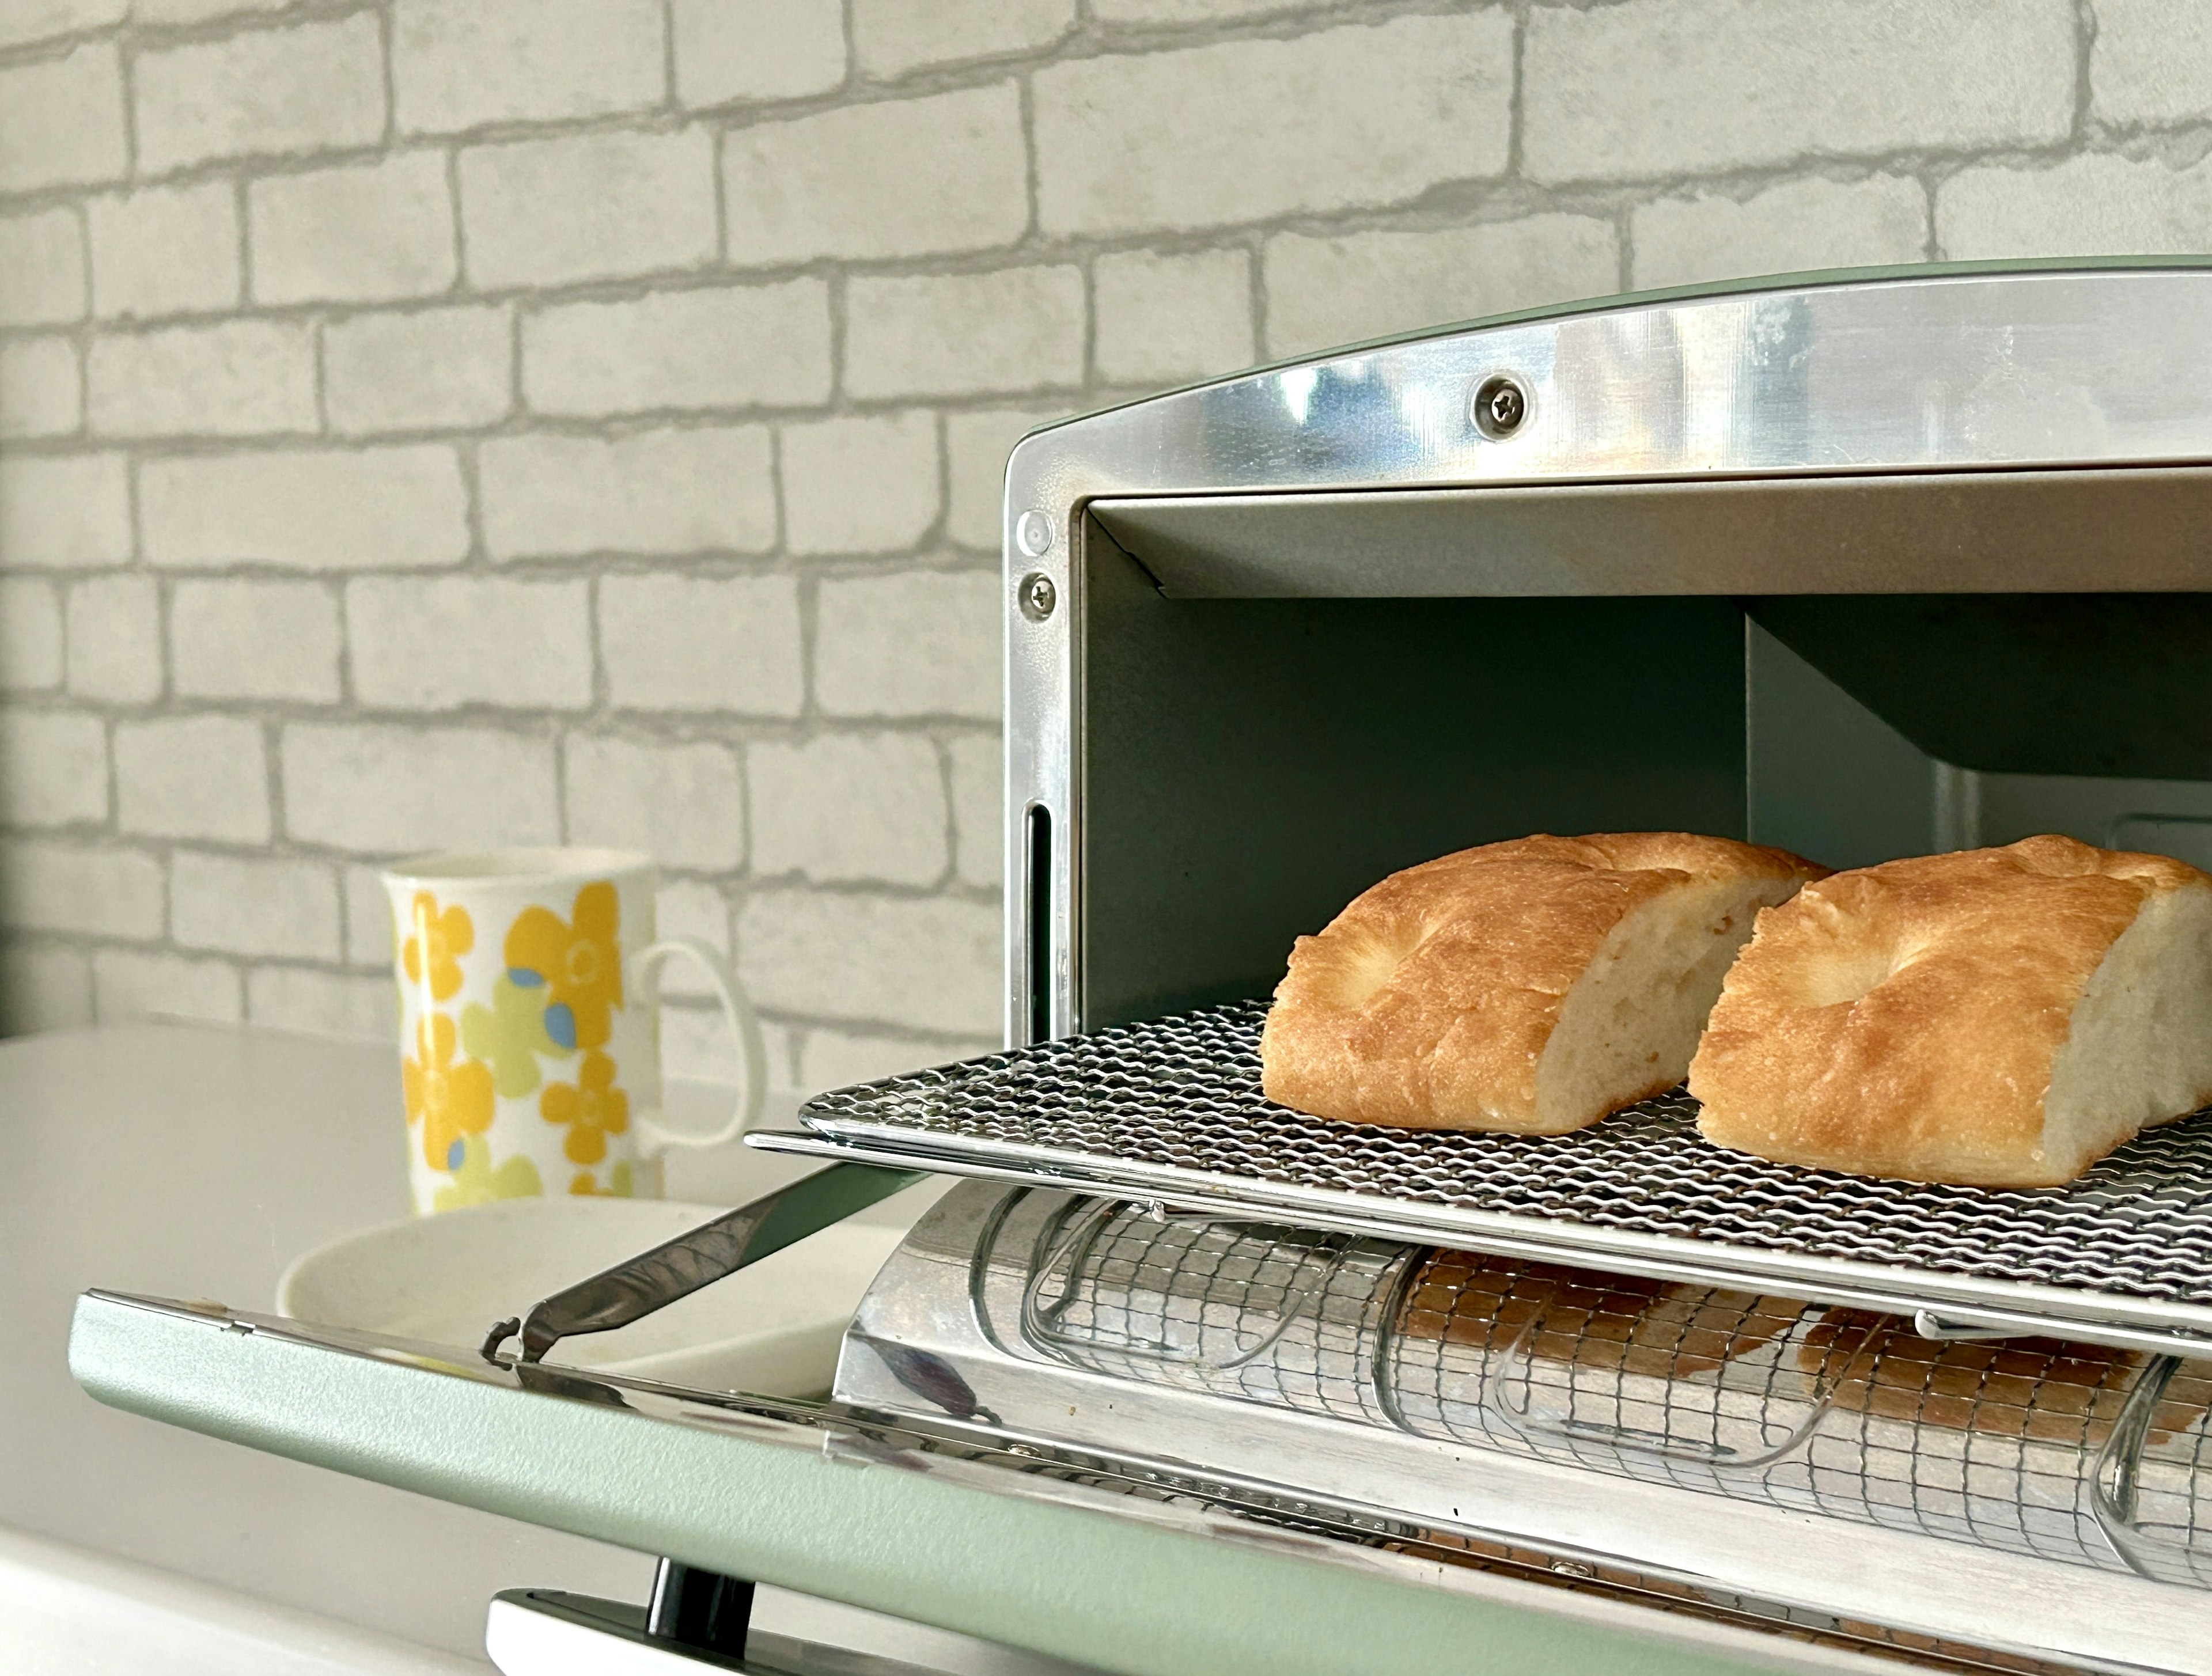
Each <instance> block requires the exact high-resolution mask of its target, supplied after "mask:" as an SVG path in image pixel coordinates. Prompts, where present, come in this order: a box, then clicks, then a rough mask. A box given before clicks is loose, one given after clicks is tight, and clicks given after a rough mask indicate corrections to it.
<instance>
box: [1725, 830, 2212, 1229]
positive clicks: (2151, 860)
mask: <svg viewBox="0 0 2212 1676" xmlns="http://www.w3.org/2000/svg"><path fill="white" fill-rule="evenodd" d="M2202 884H2212V879H2208V878H2207V877H2206V876H2205V875H2204V874H2203V873H2200V872H2198V871H2197V869H2196V868H2194V867H2191V866H2189V865H2186V864H2185V863H2183V862H2179V861H2175V860H2172V859H2169V858H2167V857H2166V856H2159V855H2136V854H2131V853H2126V852H2121V851H2112V850H2100V849H2094V848H2092V847H2090V846H2089V845H2087V844H2082V843H2077V842H2075V841H2074V840H2073V839H2070V838H2061V837H2056V836H2044V837H2037V838H2027V839H2022V840H2021V841H2020V842H2019V843H2016V844H2008V845H2007V846H2005V847H2003V848H2002V849H1986V850H1963V851H1959V852H1955V853H1951V854H1947V855H1926V856H1915V857H1912V858H1911V859H1906V860H1902V861H1885V862H1883V863H1882V864H1881V865H1879V866H1875V867H1864V868H1860V869H1858V870H1857V871H1851V872H1844V873H1837V874H1834V875H1833V876H1832V877H1829V878H1826V879H1825V880H1822V881H1821V882H1820V883H1819V884H1810V885H1808V886H1807V887H1806V888H1805V889H1804V890H1802V891H1801V892H1799V893H1798V895H1797V896H1796V897H1794V898H1793V899H1792V900H1790V902H1785V903H1784V904H1782V905H1781V906H1780V907H1778V908H1765V909H1762V910H1761V911H1760V913H1759V920H1758V924H1757V927H1756V929H1755V931H1754V932H1753V936H1752V940H1751V943H1750V944H1749V945H1748V946H1747V947H1746V948H1745V950H1744V951H1743V953H1742V954H1741V955H1740V956H1737V959H1736V962H1735V966H1734V967H1733V968H1732V969H1730V970H1729V975H1728V980H1727V981H1726V983H1725V985H1724V986H1723V988H1722V991H1721V999H1720V1000H1719V1002H1718V1004H1717V1005H1715V1007H1714V1008H1713V1011H1712V1015H1711V1018H1710V1019H1709V1020H1708V1021H1707V1023H1706V1026H1705V1036H1704V1038H1703V1040H1702V1041H1700V1042H1699V1046H1698V1053H1697V1057H1696V1058H1695V1059H1693V1060H1692V1061H1691V1064H1690V1092H1691V1093H1692V1095H1694V1096H1696V1097H1697V1099H1698V1100H1699V1102H1700V1103H1701V1105H1702V1107H1703V1111H1702V1113H1701V1114H1700V1116H1699V1123H1698V1126H1699V1130H1700V1131H1701V1132H1702V1133H1704V1135H1705V1138H1706V1139H1708V1140H1711V1141H1713V1142H1715V1143H1716V1144H1717V1145H1722V1146H1726V1147H1731V1148H1734V1149H1735V1150H1736V1151H1743V1152H1750V1153H1754V1154H1756V1155H1757V1156H1759V1157H1764V1158H1771V1159H1775V1160H1777V1161H1778V1162H1780V1163H1796V1164H1805V1165H1810V1166H1814V1167H1820V1168H1827V1169H1844V1170H1850V1171H1852V1172H1855V1173H1857V1174H1859V1175H1882V1176H1889V1177H1894V1178H1899V1179H1902V1180H1907V1181H1962V1182H1970V1183H1980V1184H1983V1185H1994V1186H2029V1185H2045V1184H2050V1183H2052V1182H2056V1181H2065V1180H2068V1179H2070V1177H2071V1176H2072V1175H2074V1174H2075V1173H2077V1169H2078V1166H2076V1165H2075V1164H2074V1163H2072V1162H2071V1161H2066V1160H2042V1159H2039V1158H2038V1157H2035V1156H2034V1155H2035V1154H2036V1153H2037V1152H2038V1151H2039V1147H2040V1145H2041V1143H2042V1139H2043V1100H2044V1095H2045V1091H2046V1090H2047V1089H2048V1088H2049V1086H2050V1080H2051V1064H2052V1061H2053V1060H2054V1058H2055V1057H2056V1056H2057V1052H2058V1050H2059V1048H2061V1047H2062V1046H2063V1045H2064V1043H2065V1041H2066V1037H2067V1032H2068V1029H2069V1025H2070V1023H2071V1022H2072V1018H2073V1013H2074V1005H2075V1001H2077V1000H2078V999H2080V997H2081V991H2082V989H2083V987H2084V986H2085V985H2087V982H2088V981H2089V978H2090V975H2092V974H2093V972H2095V970H2096V969H2097V967H2098V966H2099V964H2100V962H2102V961H2103V960H2104V957H2105V954H2106V950H2109V949H2110V948H2111V947H2112V943H2113V941H2114V939H2116V938H2118V936H2119V935H2120V933H2121V932H2124V931H2125V930H2126V929H2127V928H2128V927H2129V926H2130V925H2131V924H2133V923H2134V920H2135V918H2136V914H2137V913H2138V912H2140V911H2141V909H2142V904H2143V902H2145V900H2146V899H2147V898H2148V896H2151V895H2152V894H2153V893H2154V891H2159V890H2179V889H2182V888H2184V887H2186V886H2190V885H2202Z"/></svg>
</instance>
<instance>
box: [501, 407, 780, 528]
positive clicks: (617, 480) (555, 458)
mask: <svg viewBox="0 0 2212 1676" xmlns="http://www.w3.org/2000/svg"><path fill="white" fill-rule="evenodd" d="M770 459H771V452H770V446H769V434H768V432H767V430H766V429H765V428H763V427H761V426H758V425H739V426H732V427H714V428H696V429H681V430H650V431H635V432H631V433H629V434H624V435H621V436H617V437H613V438H611V439H607V440H601V439H599V438H597V437H580V436H556V435H538V436H509V437H501V438H498V439H496V440H493V441H489V442H487V443H485V444H484V445H483V449H482V450H481V451H480V452H478V454H477V477H478V484H479V492H480V494H481V496H482V500H483V524H484V543H485V546H486V547H487V548H488V549H489V551H490V554H491V556H492V557H494V558H495V559H512V558H558V557H569V556H577V555H580V554H586V553H610V552H625V553H707V552H724V553H729V552H734V553H763V552H766V551H767V550H769V548H770V547H772V546H774V545H775V484H774V482H773V479H772V477H771V473H770Z"/></svg>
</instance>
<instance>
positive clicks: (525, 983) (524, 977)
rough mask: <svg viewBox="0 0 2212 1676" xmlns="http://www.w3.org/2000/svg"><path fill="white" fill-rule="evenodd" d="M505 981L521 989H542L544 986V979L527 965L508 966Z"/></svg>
mask: <svg viewBox="0 0 2212 1676" xmlns="http://www.w3.org/2000/svg"><path fill="white" fill-rule="evenodd" d="M507 981H508V982H509V983H511V984H513V985H515V986H516V987H518V988H521V989H543V988H544V987H545V980H544V978H543V977H541V976H539V975H538V974H537V973H535V972H533V971H532V970H531V969H529V968H528V967H527V966H510V967H508V968H507Z"/></svg>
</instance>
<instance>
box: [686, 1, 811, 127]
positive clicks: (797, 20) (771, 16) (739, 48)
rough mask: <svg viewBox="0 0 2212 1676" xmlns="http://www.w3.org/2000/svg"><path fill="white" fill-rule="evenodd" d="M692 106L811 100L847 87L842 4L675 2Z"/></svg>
mask: <svg viewBox="0 0 2212 1676" xmlns="http://www.w3.org/2000/svg"><path fill="white" fill-rule="evenodd" d="M668 10H669V16H670V18H671V21H672V22H673V24H674V28H675V37H676V40H675V45H676V91H677V94H678V97H679V98H680V99H682V100H683V101H684V103H685V104H686V105H721V104H726V103H728V102H730V101H732V100H751V99H804V98H805V97H806V96H807V95H808V94H818V93H827V92H829V90H830V89H831V88H834V87H836V85H837V84H838V83H839V82H842V81H843V80H844V79H845V61H846V52H845V17H844V10H845V9H844V5H843V3H842V0H670V3H669V9H668Z"/></svg>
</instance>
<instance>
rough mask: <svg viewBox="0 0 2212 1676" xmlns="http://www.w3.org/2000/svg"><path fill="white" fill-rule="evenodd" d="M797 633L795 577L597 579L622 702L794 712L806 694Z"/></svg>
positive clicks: (610, 687)
mask: <svg viewBox="0 0 2212 1676" xmlns="http://www.w3.org/2000/svg"><path fill="white" fill-rule="evenodd" d="M799 635H800V630H799V590H798V589H797V588H796V587H795V586H793V583H792V581H791V579H790V578H788V577H785V576H733V577H726V578H710V577H690V576H682V575H671V574H659V575H620V576H610V577H607V578H606V579H605V580H604V581H602V582H601V583H600V584H599V661H600V665H601V666H602V667H603V668H604V669H605V671H606V675H607V696H608V698H609V700H610V701H611V702H612V703H613V704H614V706H615V707H616V708H617V709H622V710H673V711H694V712H702V713H714V712H718V711H719V712H725V713H732V714H738V715H752V716H795V715H797V714H799V709H800V707H801V705H802V704H803V702H804V701H805V675H804V664H803V659H802V655H801V652H800V638H799Z"/></svg>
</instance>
